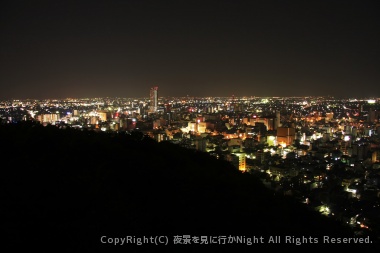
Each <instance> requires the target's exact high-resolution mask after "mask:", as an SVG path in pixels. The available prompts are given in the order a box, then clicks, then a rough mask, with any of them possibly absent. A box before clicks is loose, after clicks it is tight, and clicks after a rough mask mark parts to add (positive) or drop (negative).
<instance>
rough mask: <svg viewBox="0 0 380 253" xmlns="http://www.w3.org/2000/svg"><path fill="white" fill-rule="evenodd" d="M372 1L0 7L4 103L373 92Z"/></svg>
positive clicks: (379, 70) (376, 61) (376, 21)
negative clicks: (153, 93)
mask: <svg viewBox="0 0 380 253" xmlns="http://www.w3.org/2000/svg"><path fill="white" fill-rule="evenodd" d="M379 7H380V5H379V1H359V0H357V1H351V0H342V1H338V0H336V1H335V0H334V1H333V0H328V1H324V0H316V1H313V0H303V1H295V0H294V1H286V0H282V1H271V0H264V1H255V0H251V1H239V0H231V1H225V0H217V1H206V0H204V1H191V0H187V1H181V0H177V1H163V0H155V1H144V0H133V1H132V0H130V1H122V0H104V1H98V0H92V1H82V0H76V1H70V0H62V1H58V0H49V1H38V0H27V1H26V0H24V1H18V0H5V1H4V0H3V1H2V2H1V7H0V21H1V23H0V25H1V26H0V53H1V58H0V67H1V70H0V85H1V91H0V99H9V98H19V99H23V98H67V97H76V98H78V97H148V95H149V89H150V87H152V86H159V96H186V95H189V96H232V95H235V96H317V95H318V96H319V95H322V96H323V95H332V96H336V97H380V88H379V83H380V15H379V13H380V8H379Z"/></svg>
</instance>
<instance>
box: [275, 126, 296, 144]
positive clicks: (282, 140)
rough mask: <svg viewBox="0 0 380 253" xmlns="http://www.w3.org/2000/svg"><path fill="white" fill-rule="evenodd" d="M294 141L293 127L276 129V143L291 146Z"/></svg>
mask: <svg viewBox="0 0 380 253" xmlns="http://www.w3.org/2000/svg"><path fill="white" fill-rule="evenodd" d="M294 139H295V129H294V128H293V127H278V128H277V143H278V144H285V145H286V146H288V145H291V144H293V141H294Z"/></svg>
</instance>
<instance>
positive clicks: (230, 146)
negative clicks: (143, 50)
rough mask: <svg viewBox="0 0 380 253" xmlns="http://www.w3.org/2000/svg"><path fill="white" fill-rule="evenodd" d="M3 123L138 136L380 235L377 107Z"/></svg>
mask: <svg viewBox="0 0 380 253" xmlns="http://www.w3.org/2000/svg"><path fill="white" fill-rule="evenodd" d="M0 119H1V121H2V123H10V122H14V121H20V120H37V121H40V122H41V124H45V125H46V124H55V125H57V126H59V127H63V128H64V127H73V128H78V129H84V128H86V129H92V130H94V131H106V132H127V133H130V132H132V131H141V132H143V133H144V134H145V135H148V136H150V137H152V138H154V139H155V140H157V141H158V142H161V141H170V142H173V143H176V144H178V145H181V146H184V147H187V148H191V149H195V150H199V151H203V152H208V153H209V154H210V155H212V156H215V157H216V158H218V159H225V160H227V161H229V162H231V163H232V164H234V165H235V166H236V168H238V169H239V170H241V171H244V172H249V173H255V174H257V175H259V176H260V177H261V178H262V181H263V183H264V184H265V185H267V186H268V187H270V188H271V189H273V190H275V191H276V192H278V193H279V194H284V195H291V196H294V197H295V198H297V199H299V200H300V201H302V202H303V203H305V204H306V205H308V206H309V207H310V208H313V209H316V210H319V211H320V212H321V213H322V214H325V215H327V216H331V217H334V218H336V219H338V220H340V221H342V222H343V223H345V224H348V225H350V226H352V227H354V228H355V229H356V230H357V233H358V234H363V233H367V232H372V233H376V234H379V232H380V201H379V200H380V122H379V119H380V99H379V98H378V99H358V98H352V99H336V98H333V97H285V98H284V97H235V96H231V97H202V98H198V97H159V96H158V87H152V88H151V89H150V93H149V97H148V98H92V99H65V100H51V99H49V100H23V101H21V100H11V101H0Z"/></svg>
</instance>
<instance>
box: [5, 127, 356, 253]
mask: <svg viewBox="0 0 380 253" xmlns="http://www.w3.org/2000/svg"><path fill="white" fill-rule="evenodd" d="M0 142H1V143H2V145H3V147H5V149H4V151H3V156H2V157H3V159H2V164H3V166H2V167H3V169H2V173H3V177H2V179H1V185H2V187H3V189H4V191H3V194H4V196H2V197H3V199H4V200H5V203H4V204H5V205H4V210H5V212H6V215H5V216H4V217H6V219H5V223H4V225H5V228H6V230H7V231H8V233H7V236H8V238H7V240H8V241H9V242H13V243H14V244H19V243H21V242H22V240H23V239H22V238H25V237H24V234H25V233H27V234H28V235H29V236H31V237H29V239H30V238H34V237H33V236H36V234H35V231H36V228H37V227H38V228H40V229H42V230H41V231H44V232H42V234H40V236H43V237H44V238H47V239H48V241H49V242H56V243H59V245H61V246H64V247H67V248H68V249H78V248H86V249H88V248H97V247H102V246H103V245H101V243H100V240H99V238H100V236H101V235H105V234H109V235H114V236H121V237H122V236H127V235H131V236H143V235H167V236H174V235H197V236H201V235H208V236H211V235H231V234H232V235H242V236H272V235H290V236H324V235H331V236H339V237H352V233H351V231H350V230H349V229H348V228H346V227H343V226H342V225H341V224H339V223H337V222H335V221H333V220H330V219H328V218H326V217H323V216H321V215H319V214H318V213H316V212H311V211H309V210H307V209H306V207H305V206H303V205H302V204H301V203H298V202H296V201H295V200H293V199H291V198H285V197H283V196H276V195H275V194H274V192H272V191H271V190H269V189H267V188H265V187H264V185H263V184H262V183H261V181H260V180H259V179H258V178H256V177H255V176H253V175H250V174H248V173H242V172H240V171H238V170H237V169H235V167H233V166H232V165H231V164H230V163H228V162H227V161H223V160H217V159H216V158H214V157H211V156H209V155H208V154H207V153H201V152H197V151H194V150H188V149H185V148H181V147H179V146H176V145H174V144H171V143H169V142H160V143H157V142H156V141H154V140H152V139H150V138H149V137H145V136H143V135H142V134H141V133H139V132H134V133H132V134H107V133H95V132H92V131H79V130H75V129H58V128H57V127H55V126H46V127H43V126H41V125H39V124H36V123H33V122H25V123H22V124H14V125H12V124H11V125H1V126H0ZM63 241H64V242H65V243H64V245H62V243H61V242H63ZM33 243H36V242H35V241H34V242H33Z"/></svg>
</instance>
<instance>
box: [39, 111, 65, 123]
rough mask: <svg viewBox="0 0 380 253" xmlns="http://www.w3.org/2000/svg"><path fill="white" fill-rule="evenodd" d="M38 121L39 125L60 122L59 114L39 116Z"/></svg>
mask: <svg viewBox="0 0 380 253" xmlns="http://www.w3.org/2000/svg"><path fill="white" fill-rule="evenodd" d="M38 120H39V121H40V122H41V123H54V122H56V121H59V120H60V117H59V114H57V113H51V114H41V115H38Z"/></svg>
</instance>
